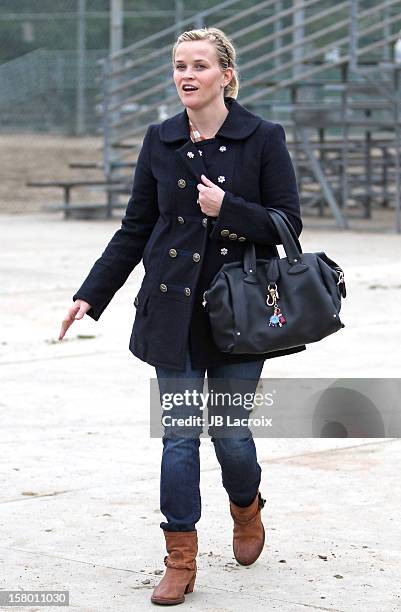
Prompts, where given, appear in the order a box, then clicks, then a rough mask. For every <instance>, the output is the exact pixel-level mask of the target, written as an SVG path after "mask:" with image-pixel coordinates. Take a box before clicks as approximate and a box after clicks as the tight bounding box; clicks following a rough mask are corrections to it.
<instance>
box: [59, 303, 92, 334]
mask: <svg viewBox="0 0 401 612" xmlns="http://www.w3.org/2000/svg"><path fill="white" fill-rule="evenodd" d="M91 308H92V306H91V305H90V304H88V302H84V300H75V302H74V303H73V305H72V306H71V308H70V309H69V310H68V312H67V315H66V317H65V319H63V321H62V323H61V329H60V334H59V337H58V339H59V340H62V339H63V338H64V336H65V333H66V331H67V329H68V328H69V327H70V326H71V325H72V324H73V323H74V321H75V320H78V319H82V317H83V316H84V314H86V313H87V312H88V310H90V309H91Z"/></svg>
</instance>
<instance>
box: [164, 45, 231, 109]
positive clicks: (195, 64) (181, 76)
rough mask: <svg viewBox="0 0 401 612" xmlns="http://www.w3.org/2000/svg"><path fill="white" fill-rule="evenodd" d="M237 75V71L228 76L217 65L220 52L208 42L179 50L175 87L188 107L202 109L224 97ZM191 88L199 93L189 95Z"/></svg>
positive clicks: (228, 71)
mask: <svg viewBox="0 0 401 612" xmlns="http://www.w3.org/2000/svg"><path fill="white" fill-rule="evenodd" d="M232 75H233V69H232V68H227V70H226V71H225V72H222V71H221V68H220V66H219V64H218V62H217V55H216V48H215V46H214V45H213V43H211V42H210V41H208V40H191V41H186V42H182V43H180V44H179V45H178V46H177V49H176V52H175V58H174V71H173V76H174V83H175V86H176V88H177V91H178V95H179V96H180V98H181V101H182V103H183V104H184V106H186V107H188V108H193V109H194V110H195V109H199V108H202V107H203V106H206V105H208V104H210V103H211V102H212V101H213V100H216V99H217V98H218V97H219V96H223V92H224V88H223V87H221V85H222V84H224V85H227V83H229V82H230V80H231V78H232ZM186 84H191V85H193V86H194V87H196V89H195V90H191V91H185V88H184V85H186Z"/></svg>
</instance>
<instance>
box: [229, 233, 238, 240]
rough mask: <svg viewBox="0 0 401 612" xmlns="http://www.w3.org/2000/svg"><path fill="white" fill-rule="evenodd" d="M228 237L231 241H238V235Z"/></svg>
mask: <svg viewBox="0 0 401 612" xmlns="http://www.w3.org/2000/svg"><path fill="white" fill-rule="evenodd" d="M228 237H229V239H230V240H237V234H229V236H228Z"/></svg>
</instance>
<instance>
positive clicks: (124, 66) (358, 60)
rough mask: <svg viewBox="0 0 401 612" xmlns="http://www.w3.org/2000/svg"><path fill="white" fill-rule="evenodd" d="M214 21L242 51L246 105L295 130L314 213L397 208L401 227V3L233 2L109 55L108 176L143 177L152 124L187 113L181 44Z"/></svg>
mask: <svg viewBox="0 0 401 612" xmlns="http://www.w3.org/2000/svg"><path fill="white" fill-rule="evenodd" d="M205 25H206V26H215V27H219V28H221V29H223V30H224V31H225V32H226V33H227V34H228V35H229V36H230V38H231V39H232V41H233V43H234V44H235V46H236V49H237V55H238V58H237V59H238V65H239V76H240V92H239V96H238V101H239V102H240V103H241V104H243V105H244V106H246V107H247V108H248V109H249V110H251V111H252V112H255V113H257V114H259V115H261V116H263V117H265V118H266V119H270V120H273V121H279V122H281V123H282V124H283V125H284V126H285V128H286V133H287V142H288V146H289V148H290V151H291V155H292V159H293V161H294V165H295V167H296V172H297V178H298V184H299V189H300V194H301V203H302V207H303V212H304V214H307V215H311V216H325V215H326V216H327V215H328V216H329V217H332V218H334V220H335V223H336V225H337V226H338V227H340V228H347V227H348V226H349V220H350V219H351V218H358V217H359V218H365V219H370V218H371V217H372V211H374V210H376V209H383V210H384V209H386V210H389V211H391V212H392V213H394V219H395V221H394V223H395V228H396V231H397V232H400V231H401V204H400V192H401V171H400V143H401V113H400V104H401V96H400V73H401V63H396V62H395V58H394V43H395V41H396V40H397V39H398V38H399V37H400V29H401V0H385V1H381V2H380V1H376V2H375V1H374V0H346V1H344V2H336V3H333V2H329V1H328V0H305V1H303V0H280V1H279V0H265V1H263V2H256V3H251V2H248V1H247V0H226V1H225V2H221V3H219V4H216V5H214V6H213V7H212V8H210V9H208V10H204V11H202V12H199V13H197V14H195V15H193V16H192V17H191V18H189V19H186V20H185V21H181V22H179V23H175V24H174V25H173V26H171V27H169V28H166V29H164V30H162V31H161V32H158V33H156V34H153V35H152V36H149V37H147V38H146V39H144V40H141V41H138V42H136V43H134V44H132V45H130V46H128V47H126V48H125V49H123V50H121V51H120V52H118V53H115V54H113V55H111V56H109V57H107V58H105V59H104V60H102V61H101V74H102V76H101V84H102V92H101V96H100V98H101V99H100V100H99V101H100V102H101V104H102V117H103V133H104V173H105V180H106V181H108V182H110V183H112V182H114V181H117V180H125V181H126V180H129V178H132V170H133V164H134V162H135V157H136V153H135V151H137V150H138V147H140V145H141V143H142V139H143V136H144V132H145V129H146V126H147V125H149V123H154V122H156V123H157V122H160V121H162V120H164V119H165V118H167V117H169V116H171V115H173V114H175V113H177V112H179V111H180V110H182V105H181V102H180V100H179V98H178V95H177V92H176V90H175V86H174V82H173V79H172V60H171V48H172V45H173V43H174V41H175V39H176V35H177V32H179V31H184V30H188V29H192V28H194V27H202V26H205ZM120 197H121V195H119V194H118V193H115V192H113V189H110V190H109V192H108V207H107V210H108V214H109V215H111V213H112V210H113V208H114V207H115V206H117V205H118V203H119V201H120V200H119V198H120ZM123 197H124V196H123Z"/></svg>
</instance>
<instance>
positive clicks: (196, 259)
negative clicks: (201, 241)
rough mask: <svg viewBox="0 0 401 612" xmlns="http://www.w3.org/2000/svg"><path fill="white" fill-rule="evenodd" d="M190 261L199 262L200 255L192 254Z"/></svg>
mask: <svg viewBox="0 0 401 612" xmlns="http://www.w3.org/2000/svg"><path fill="white" fill-rule="evenodd" d="M192 259H193V260H194V261H199V260H200V255H199V253H194V254H193V255H192Z"/></svg>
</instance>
